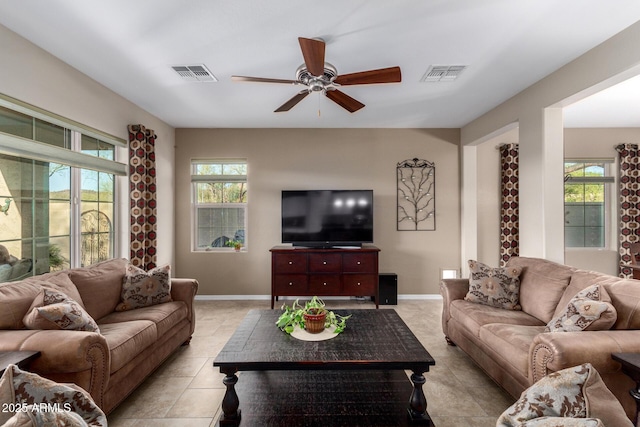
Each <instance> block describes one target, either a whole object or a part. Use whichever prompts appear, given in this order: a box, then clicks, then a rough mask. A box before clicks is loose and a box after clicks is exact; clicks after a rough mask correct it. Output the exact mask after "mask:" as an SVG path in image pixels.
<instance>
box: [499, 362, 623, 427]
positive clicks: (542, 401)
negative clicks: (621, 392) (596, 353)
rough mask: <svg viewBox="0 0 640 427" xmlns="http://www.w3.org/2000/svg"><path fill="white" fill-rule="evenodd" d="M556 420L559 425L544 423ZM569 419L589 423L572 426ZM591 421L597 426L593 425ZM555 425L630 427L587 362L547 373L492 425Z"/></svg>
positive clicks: (508, 426)
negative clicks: (558, 420)
mask: <svg viewBox="0 0 640 427" xmlns="http://www.w3.org/2000/svg"><path fill="white" fill-rule="evenodd" d="M545 417H548V418H547V419H545ZM558 417H559V418H560V420H561V422H560V423H559V424H553V423H551V424H546V423H545V422H546V421H548V420H554V419H556V420H557V419H558ZM571 418H575V419H581V420H582V421H583V422H584V421H590V423H583V424H580V423H574V422H572V421H570V419H571ZM590 419H591V420H590ZM537 420H540V421H537ZM594 420H600V421H601V423H600V424H598V423H597V422H596V424H593V422H594ZM534 421H535V422H534ZM538 423H539V424H538ZM557 425H560V426H565V425H566V426H591V425H596V426H598V427H600V426H601V425H605V426H616V427H633V424H632V423H631V421H629V419H628V418H627V415H626V413H625V411H624V409H623V408H622V405H621V404H620V402H619V401H618V400H617V399H616V397H615V396H614V395H613V393H611V391H610V390H609V389H608V388H607V386H606V385H605V384H604V381H603V380H602V377H601V376H600V374H599V373H598V371H597V370H596V369H595V368H594V367H593V366H592V365H591V364H590V363H583V364H582V365H578V366H573V367H571V368H566V369H562V370H560V371H557V372H552V373H550V374H548V375H547V376H546V377H544V378H542V379H541V380H539V381H538V382H536V383H535V384H534V385H532V386H531V387H529V388H528V389H526V390H525V391H523V392H522V394H521V395H520V398H519V399H518V400H517V401H516V403H514V404H513V405H511V406H510V407H509V408H507V410H506V411H504V412H503V413H502V415H500V417H499V418H498V421H497V422H496V427H524V426H528V427H533V426H536V427H541V426H545V427H546V426H557Z"/></svg>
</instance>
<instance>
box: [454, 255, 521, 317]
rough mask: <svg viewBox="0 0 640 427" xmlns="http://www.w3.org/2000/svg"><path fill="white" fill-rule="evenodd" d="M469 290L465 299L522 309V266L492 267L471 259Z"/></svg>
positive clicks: (494, 305) (510, 308)
mask: <svg viewBox="0 0 640 427" xmlns="http://www.w3.org/2000/svg"><path fill="white" fill-rule="evenodd" d="M469 270H470V273H471V274H470V277H469V292H467V295H466V296H465V297H464V299H465V300H467V301H470V302H476V303H480V304H485V305H490V306H492V307H497V308H504V309H507V310H520V309H521V307H520V304H519V299H520V273H521V272H522V268H521V267H504V268H492V267H489V266H488V265H486V264H483V263H481V262H478V261H473V260H469Z"/></svg>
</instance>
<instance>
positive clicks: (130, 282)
mask: <svg viewBox="0 0 640 427" xmlns="http://www.w3.org/2000/svg"><path fill="white" fill-rule="evenodd" d="M164 302H171V266H169V265H165V266H162V267H156V268H154V269H153V270H150V271H149V272H146V271H144V270H143V269H141V268H138V267H136V266H135V265H133V264H131V263H129V264H128V265H127V270H126V274H125V276H124V279H123V282H122V302H121V303H120V304H118V305H117V306H116V311H127V310H133V309H136V308H140V307H148V306H151V305H156V304H161V303H164Z"/></svg>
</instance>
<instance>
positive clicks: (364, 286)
mask: <svg viewBox="0 0 640 427" xmlns="http://www.w3.org/2000/svg"><path fill="white" fill-rule="evenodd" d="M343 281H344V288H343V290H344V293H345V294H348V295H353V296H374V295H375V294H376V288H377V287H378V276H377V275H375V274H345V275H344V276H343Z"/></svg>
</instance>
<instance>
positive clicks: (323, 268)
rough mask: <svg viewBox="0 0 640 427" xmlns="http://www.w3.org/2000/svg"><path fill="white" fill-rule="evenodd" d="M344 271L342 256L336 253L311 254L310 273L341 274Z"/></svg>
mask: <svg viewBox="0 0 640 427" xmlns="http://www.w3.org/2000/svg"><path fill="white" fill-rule="evenodd" d="M341 271H342V255H340V254H335V253H328V254H322V253H313V254H309V272H310V273H340V272H341Z"/></svg>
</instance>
